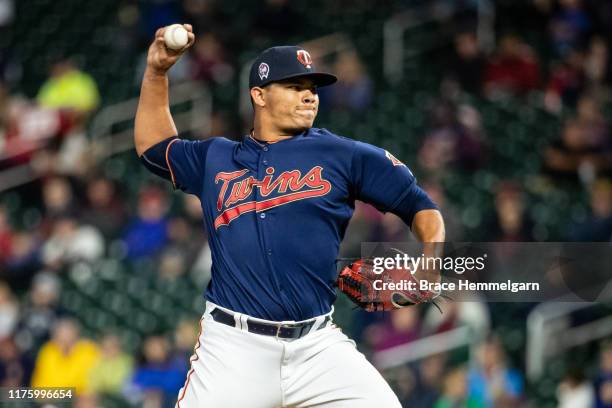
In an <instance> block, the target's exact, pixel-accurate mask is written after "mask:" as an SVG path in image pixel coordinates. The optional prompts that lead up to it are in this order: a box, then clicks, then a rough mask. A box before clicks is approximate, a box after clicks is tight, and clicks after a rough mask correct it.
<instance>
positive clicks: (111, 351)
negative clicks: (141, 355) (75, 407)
mask: <svg viewBox="0 0 612 408" xmlns="http://www.w3.org/2000/svg"><path fill="white" fill-rule="evenodd" d="M133 364H134V362H133V361H132V357H131V356H130V355H129V354H127V353H125V352H124V351H123V350H122V349H121V340H120V339H119V337H118V336H117V335H116V334H107V335H105V336H104V337H103V338H102V340H101V341H100V359H99V360H98V361H97V363H96V364H95V365H94V366H93V369H92V371H91V377H90V381H91V389H92V391H94V392H95V393H97V394H108V395H119V394H121V392H122V391H123V388H124V386H125V385H126V383H127V382H128V381H129V379H130V378H131V375H132V370H133Z"/></svg>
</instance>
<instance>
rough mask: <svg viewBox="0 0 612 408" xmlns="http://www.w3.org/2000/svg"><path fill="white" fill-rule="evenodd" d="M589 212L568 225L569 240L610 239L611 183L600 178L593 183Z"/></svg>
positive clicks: (604, 240)
mask: <svg viewBox="0 0 612 408" xmlns="http://www.w3.org/2000/svg"><path fill="white" fill-rule="evenodd" d="M590 198H591V200H590V204H591V214H590V215H589V217H588V218H587V219H586V220H585V221H583V222H580V223H574V224H573V225H571V226H570V232H569V238H570V240H571V241H584V242H608V241H610V240H612V183H611V182H610V180H607V179H600V180H597V181H596V182H595V183H593V186H592V187H591V194H590Z"/></svg>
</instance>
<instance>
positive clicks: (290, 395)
mask: <svg viewBox="0 0 612 408" xmlns="http://www.w3.org/2000/svg"><path fill="white" fill-rule="evenodd" d="M215 307H219V306H216V305H214V304H213V303H211V302H206V311H205V313H204V315H203V316H202V319H201V320H200V334H199V336H198V342H197V344H196V347H195V353H194V355H193V356H192V357H191V369H190V370H189V372H188V374H187V379H186V381H185V385H184V386H183V388H181V390H180V391H179V396H178V401H177V403H176V408H280V407H282V408H305V407H326V408H341V407H342V408H343V407H350V408H372V407H384V408H401V405H400V403H399V401H398V399H397V397H396V396H395V394H394V393H393V391H392V390H391V388H390V387H389V385H388V384H387V383H386V381H385V380H384V379H383V377H382V376H381V375H380V373H379V372H378V371H377V370H376V369H375V368H374V367H373V366H372V365H371V364H370V363H369V362H368V361H367V360H366V358H365V357H364V355H363V354H361V353H360V352H359V351H358V350H357V348H356V347H355V342H354V341H352V340H350V339H349V338H348V337H347V336H346V335H345V334H344V333H342V331H341V330H340V329H339V328H338V327H336V326H335V325H333V324H329V323H328V325H327V326H326V327H324V328H321V329H319V330H315V329H316V328H317V327H318V325H320V323H321V322H323V319H324V318H325V316H319V317H318V318H317V319H318V321H317V323H316V324H315V327H313V329H312V330H311V331H310V333H309V334H307V335H305V336H303V337H302V338H299V339H296V340H284V339H278V338H276V337H272V336H264V335H259V334H253V333H249V332H248V331H246V330H245V324H242V327H243V328H242V329H240V328H238V327H240V326H241V325H240V324H238V325H237V327H231V326H228V325H225V324H223V323H219V322H216V321H214V320H213V318H212V316H211V315H210V312H211V311H212V310H213V309H214V308H215ZM222 309H223V308H222ZM223 310H225V311H228V310H227V309H223ZM232 313H234V312H232ZM235 314H236V315H238V316H237V317H236V320H237V321H238V322H243V323H245V322H246V319H247V317H248V316H246V315H242V314H237V313H235ZM255 320H257V321H260V322H267V323H273V322H268V321H265V320H261V319H255Z"/></svg>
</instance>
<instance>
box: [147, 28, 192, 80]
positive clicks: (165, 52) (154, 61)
mask: <svg viewBox="0 0 612 408" xmlns="http://www.w3.org/2000/svg"><path fill="white" fill-rule="evenodd" d="M183 27H185V30H187V36H188V37H189V42H188V43H187V45H186V46H184V47H183V48H181V49H180V50H171V49H169V48H167V47H166V44H165V43H164V32H165V31H166V27H162V28H160V29H159V30H157V32H156V33H155V39H154V40H153V43H152V44H151V46H150V47H149V53H148V54H147V69H149V70H151V71H152V72H153V73H156V74H166V72H168V70H169V69H170V68H171V67H172V65H174V64H175V63H176V61H178V59H179V58H180V57H181V55H183V53H184V52H185V51H187V49H188V48H189V47H191V46H192V45H193V43H194V42H195V34H194V33H193V28H192V27H191V24H183Z"/></svg>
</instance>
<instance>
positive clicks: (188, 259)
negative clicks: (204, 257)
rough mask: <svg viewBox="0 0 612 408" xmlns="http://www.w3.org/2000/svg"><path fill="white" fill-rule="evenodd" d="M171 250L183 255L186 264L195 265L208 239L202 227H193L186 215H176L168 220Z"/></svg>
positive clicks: (169, 248) (169, 246)
mask: <svg viewBox="0 0 612 408" xmlns="http://www.w3.org/2000/svg"><path fill="white" fill-rule="evenodd" d="M168 240H169V242H168V245H167V248H168V250H170V251H174V252H175V253H178V254H180V255H182V257H183V259H184V260H183V263H184V264H185V266H187V265H193V263H194V262H195V260H196V258H197V257H198V255H199V253H200V251H201V250H202V247H203V246H204V244H205V241H206V235H205V234H204V231H202V227H201V226H198V227H196V228H193V227H192V226H191V225H190V224H189V223H188V222H187V220H186V219H185V218H184V217H174V218H171V219H170V221H169V222H168Z"/></svg>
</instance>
